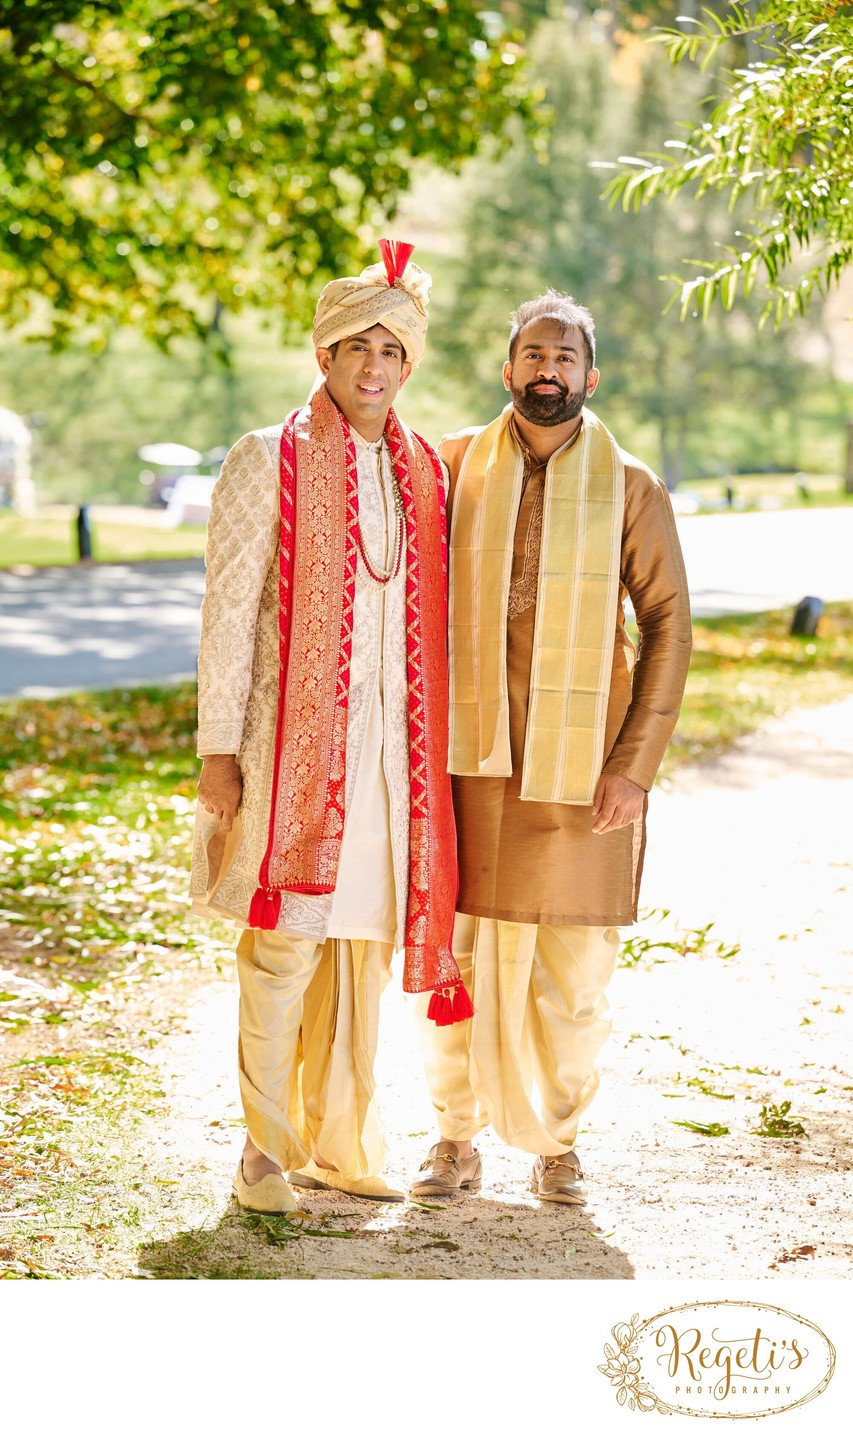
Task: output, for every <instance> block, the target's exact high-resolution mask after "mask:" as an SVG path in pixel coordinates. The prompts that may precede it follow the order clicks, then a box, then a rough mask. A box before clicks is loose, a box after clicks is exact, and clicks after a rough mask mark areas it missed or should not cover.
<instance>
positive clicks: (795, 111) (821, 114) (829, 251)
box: [606, 0, 853, 324]
mask: <svg viewBox="0 0 853 1437" xmlns="http://www.w3.org/2000/svg"><path fill="white" fill-rule="evenodd" d="M702 14H703V16H704V18H703V19H697V20H690V19H688V18H686V17H684V16H681V17H679V20H678V22H677V23H678V25H679V27H680V28H671V29H665V30H660V31H658V32H657V33H656V34H655V35H654V36H653V37H652V39H653V40H655V41H657V42H659V43H661V44H663V45H665V47H666V49H667V51H668V53H669V58H670V60H671V61H672V63H673V64H675V65H680V64H684V63H685V62H697V63H698V64H700V65H701V66H702V67H703V68H704V67H707V66H708V65H710V64H711V62H712V61H713V60H714V59H715V58H716V57H717V56H718V54H719V52H720V50H721V49H722V47H724V46H726V47H729V50H730V48H731V47H732V46H735V47H736V48H737V53H738V55H739V56H741V57H745V58H744V59H743V63H740V64H738V67H737V68H735V69H728V70H726V71H724V72H723V75H722V77H721V78H722V80H723V82H724V84H725V93H724V95H723V97H722V98H721V99H719V100H718V101H717V102H716V103H715V105H714V107H713V109H712V110H711V112H710V115H709V117H708V119H707V120H705V121H703V122H701V123H698V124H696V125H695V126H694V127H692V128H690V127H688V129H689V133H688V136H687V138H686V139H685V140H669V141H667V142H666V147H665V148H666V150H667V151H668V153H657V154H649V155H641V156H623V157H622V158H621V160H620V162H619V163H620V165H621V167H622V168H621V169H620V171H619V173H618V174H617V175H616V176H615V177H614V178H613V180H612V181H611V183H610V184H609V186H608V188H607V191H606V194H607V195H609V197H610V198H611V200H612V201H613V202H614V203H615V202H617V201H621V203H622V206H623V208H624V209H626V210H629V209H635V210H636V209H638V208H639V207H640V206H641V205H644V204H647V203H648V202H649V201H650V200H653V199H655V198H657V197H660V196H668V197H672V196H674V195H676V194H679V193H680V192H682V191H685V190H686V191H688V192H690V193H693V194H695V195H696V196H697V197H701V196H703V195H707V194H708V193H709V192H714V191H717V192H723V193H725V194H726V195H727V196H728V199H729V207H730V210H735V206H737V211H736V213H737V214H738V215H739V214H741V213H742V212H746V214H747V215H748V216H749V218H748V219H747V220H746V221H738V220H736V219H733V222H732V223H733V224H735V223H739V224H743V225H744V228H743V229H741V228H738V229H733V232H732V236H731V243H730V244H727V245H723V246H721V250H722V257H720V256H718V257H717V258H715V259H708V258H706V259H704V260H701V261H700V260H686V261H685V263H688V264H690V265H692V266H693V267H695V268H698V269H699V271H700V273H699V274H697V275H695V276H694V277H685V276H683V275H682V276H667V278H671V279H675V280H676V281H677V283H678V285H679V290H678V291H677V294H676V295H675V296H673V298H679V299H680V303H681V312H682V317H684V316H685V315H687V314H689V313H694V314H700V315H701V316H702V317H703V318H707V316H708V314H709V313H710V310H711V308H712V306H713V305H714V304H715V303H717V302H718V303H721V304H722V305H723V307H724V308H725V309H731V308H732V306H733V305H734V303H735V301H736V299H737V298H738V296H739V294H740V295H742V296H747V295H749V293H750V292H751V291H752V290H755V291H756V292H757V293H760V294H763V295H764V296H765V298H766V301H767V303H766V307H765V310H764V318H765V319H766V318H773V319H774V320H775V322H776V324H780V323H782V322H783V321H785V320H788V319H791V318H792V317H794V316H795V315H797V314H804V313H805V312H806V310H807V309H808V307H809V305H810V303H811V301H812V299H813V298H814V296H815V294H816V293H817V294H821V295H824V294H826V293H827V291H828V290H829V288H830V287H831V285H832V284H833V283H834V282H835V281H837V280H838V278H839V276H840V275H841V273H842V272H843V270H844V269H845V268H846V267H847V266H848V265H849V264H851V262H853V145H851V130H853V3H851V0H756V3H754V4H751V5H745V4H733V5H731V6H730V7H729V9H728V12H727V13H726V14H725V15H724V16H722V17H720V16H717V15H716V14H714V12H713V11H711V10H708V9H704V10H703V12H702ZM729 50H727V51H726V53H729ZM746 226H748V228H747V227H746Z"/></svg>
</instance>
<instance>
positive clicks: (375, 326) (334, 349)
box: [321, 320, 406, 364]
mask: <svg viewBox="0 0 853 1437" xmlns="http://www.w3.org/2000/svg"><path fill="white" fill-rule="evenodd" d="M381 323H382V321H381V320H377V321H376V324H372V325H371V326H370V328H371V329H378V327H379V325H380V324H381ZM368 333H369V331H368ZM350 337H351V336H350ZM344 338H345V339H346V338H347V336H346V335H344ZM394 338H395V339H397V336H396V335H395V336H394ZM340 342H341V341H340V340H339V339H336V340H335V342H334V344H326V345H324V346H321V347H322V348H325V349H328V351H329V353H330V354H331V356H332V358H334V357H335V355H336V354H337V352H338V345H339V344H340ZM397 343H398V344H399V346H400V349H401V351H402V354H403V360H402V362H403V364H405V363H406V346H405V345H404V344H403V342H402V340H397Z"/></svg>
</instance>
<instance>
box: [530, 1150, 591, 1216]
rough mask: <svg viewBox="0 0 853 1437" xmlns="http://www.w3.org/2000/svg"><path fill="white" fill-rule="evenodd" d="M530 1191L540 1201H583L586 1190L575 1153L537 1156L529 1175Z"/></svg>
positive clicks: (585, 1196) (584, 1200) (577, 1202)
mask: <svg viewBox="0 0 853 1437" xmlns="http://www.w3.org/2000/svg"><path fill="white" fill-rule="evenodd" d="M530 1191H531V1192H533V1193H535V1194H536V1196H537V1197H538V1198H540V1199H541V1200H542V1202H568V1203H575V1204H576V1205H579V1204H581V1203H585V1202H586V1199H587V1190H586V1188H585V1187H584V1185H583V1173H582V1172H581V1165H580V1161H579V1159H578V1155H577V1153H576V1152H574V1151H572V1152H569V1153H560V1154H559V1156H558V1157H552V1158H546V1157H539V1158H537V1159H536V1161H535V1163H534V1164H533V1172H532V1173H531V1175H530Z"/></svg>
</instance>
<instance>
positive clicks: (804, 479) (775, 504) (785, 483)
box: [678, 473, 853, 513]
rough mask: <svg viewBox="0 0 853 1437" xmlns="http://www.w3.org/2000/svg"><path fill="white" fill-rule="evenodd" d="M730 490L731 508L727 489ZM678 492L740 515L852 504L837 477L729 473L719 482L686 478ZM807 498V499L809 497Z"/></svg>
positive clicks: (849, 495) (850, 495)
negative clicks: (764, 510)
mask: <svg viewBox="0 0 853 1437" xmlns="http://www.w3.org/2000/svg"><path fill="white" fill-rule="evenodd" d="M727 489H731V490H732V495H733V502H732V505H731V507H730V506H729V505H728V503H727V501H726V490H727ZM678 493H679V494H682V495H685V494H690V495H693V496H694V497H695V498H696V499H698V501H699V503H700V505H701V506H702V508H708V509H715V510H716V509H721V510H723V511H724V512H726V513H738V512H743V511H744V510H750V509H815V508H827V507H833V506H846V505H848V504H853V494H847V493H846V492H845V489H844V481H843V479H842V478H841V476H840V475H838V474H805V473H802V474H727V475H725V476H723V477H722V478H720V479H687V480H685V481H684V483H682V484H679V486H678ZM806 496H807V497H806Z"/></svg>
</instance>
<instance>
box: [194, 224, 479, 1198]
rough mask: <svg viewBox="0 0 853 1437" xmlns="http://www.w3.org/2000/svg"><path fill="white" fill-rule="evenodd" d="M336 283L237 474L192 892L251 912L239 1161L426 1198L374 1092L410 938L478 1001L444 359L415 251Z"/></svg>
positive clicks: (244, 916)
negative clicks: (427, 351) (460, 777)
mask: <svg viewBox="0 0 853 1437" xmlns="http://www.w3.org/2000/svg"><path fill="white" fill-rule="evenodd" d="M380 250H381V252H382V255H383V263H382V264H376V265H372V266H370V267H369V268H368V269H366V270H364V272H363V273H362V274H361V275H360V276H358V277H357V278H347V279H341V280H336V281H335V282H333V283H332V284H329V285H327V286H326V288H325V289H324V290H323V292H322V294H321V295H320V298H319V301H318V304H317V310H316V314H315V319H314V344H315V348H316V354H317V362H318V365H319V369H320V375H319V378H318V382H317V384H316V385H315V389H314V391H313V392H312V394H311V396H310V398H309V400H308V403H307V404H306V405H305V406H304V407H303V408H302V409H299V410H296V411H294V412H293V413H292V414H291V415H290V416H289V417H288V418H287V419H286V420H285V422H284V424H278V425H275V426H274V427H272V428H269V429H262V430H258V431H256V432H253V433H250V434H247V435H245V436H244V437H243V438H242V439H240V440H239V441H238V443H237V444H235V445H234V447H233V449H232V450H231V451H230V453H229V454H228V456H227V458H226V460H225V463H224V464H223V467H222V473H221V476H220V478H219V481H218V483H217V485H216V487H215V490H214V495H213V503H212V508H211V515H210V522H209V527H208V544H207V556H206V563H207V582H206V591H205V598H204V603H203V605H202V633H201V646H200V651H199V740H198V752H199V757H201V758H202V759H203V768H202V774H201V779H200V781H199V806H198V814H197V823H196V837H195V844H194V852H193V873H192V884H191V893H192V895H193V898H194V906H195V907H196V908H197V909H199V910H200V911H202V912H205V913H208V914H215V915H218V916H223V917H226V918H230V919H232V920H233V921H234V922H235V923H236V924H237V925H238V926H239V927H241V928H242V930H243V932H242V936H241V938H240V941H239V944H238V947H237V970H238V976H239V983H240V1023H239V1026H240V1041H239V1069H240V1092H241V1097H242V1102H243V1109H244V1112H245V1116H246V1125H247V1129H248V1135H247V1139H246V1145H245V1149H244V1152H243V1155H242V1158H241V1160H240V1163H239V1165H238V1169H237V1173H236V1176H235V1179H234V1190H235V1193H236V1196H237V1198H238V1200H239V1202H240V1203H241V1204H242V1205H243V1206H244V1207H248V1208H251V1209H253V1210H256V1211H261V1212H286V1211H291V1210H293V1209H294V1208H295V1206H296V1201H295V1198H294V1196H293V1192H292V1190H291V1186H290V1185H289V1184H288V1182H287V1181H286V1180H285V1177H284V1173H285V1172H289V1178H290V1184H292V1185H293V1186H299V1187H303V1188H333V1189H338V1190H340V1191H344V1192H347V1193H351V1194H353V1195H355V1196H360V1197H376V1198H382V1199H384V1200H386V1201H387V1200H388V1199H394V1198H397V1199H399V1198H401V1197H402V1194H401V1193H395V1192H393V1191H392V1190H391V1189H389V1188H388V1187H387V1185H386V1184H385V1182H384V1181H383V1180H382V1178H381V1177H380V1176H379V1174H380V1172H381V1170H382V1166H383V1163H384V1147H383V1142H382V1136H381V1129H380V1125H379V1121H378V1118H377V1114H376V1111H375V1105H374V1098H373V1093H374V1083H373V1071H372V1070H373V1059H374V1055H375V1051H376V1041H377V1027H378V1000H379V995H380V993H381V991H382V988H383V987H384V985H385V983H386V981H387V978H388V971H389V965H390V960H391V954H392V952H393V949H394V948H395V947H398V948H401V947H404V948H405V954H406V962H405V969H404V974H403V985H404V988H405V989H406V990H407V991H409V992H418V993H423V994H425V995H427V1000H428V1007H429V1012H430V1015H431V1018H430V1021H433V1022H436V1023H441V1024H443V1025H451V1024H453V1023H456V1022H459V1021H461V1020H462V1019H464V1018H466V1017H467V1016H468V1015H469V1014H470V1003H469V1001H468V997H467V993H466V992H465V989H464V987H463V986H462V984H461V981H460V975H459V970H458V968H457V966H456V963H455V962H454V959H453V957H452V954H451V949H450V938H451V933H452V927H453V908H454V899H455V895H456V882H457V872H456V858H455V830H454V825H453V813H452V805H451V795H450V779H449V776H448V774H447V762H446V761H447V684H448V677H447V663H446V617H447V606H446V578H445V576H446V526H445V515H444V476H443V473H442V469H441V465H440V462H439V460H438V458H437V456H436V454H435V453H434V451H433V450H431V449H430V448H429V446H428V445H426V444H425V443H424V442H423V441H422V440H420V439H419V438H418V437H417V436H416V435H414V434H412V433H411V431H410V430H408V429H407V428H406V426H405V425H403V424H402V423H401V422H400V421H399V419H398V418H397V417H396V415H395V413H394V410H393V408H392V404H393V401H394V398H395V396H396V394H397V391H398V389H399V388H400V386H401V385H402V384H404V383H405V381H406V380H407V379H408V377H409V374H410V372H411V370H412V368H413V367H414V366H415V365H417V364H418V363H419V361H420V359H421V357H422V355H423V350H424V341H425V336H426V328H427V301H428V296H429V288H430V280H429V276H428V275H426V274H424V273H423V271H422V270H420V269H419V268H418V266H417V265H415V264H412V263H411V262H410V261H409V256H410V254H411V251H412V246H411V245H398V244H392V243H389V242H387V241H381V242H380Z"/></svg>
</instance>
